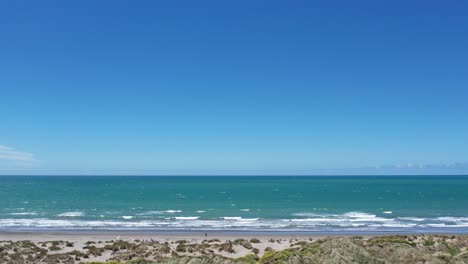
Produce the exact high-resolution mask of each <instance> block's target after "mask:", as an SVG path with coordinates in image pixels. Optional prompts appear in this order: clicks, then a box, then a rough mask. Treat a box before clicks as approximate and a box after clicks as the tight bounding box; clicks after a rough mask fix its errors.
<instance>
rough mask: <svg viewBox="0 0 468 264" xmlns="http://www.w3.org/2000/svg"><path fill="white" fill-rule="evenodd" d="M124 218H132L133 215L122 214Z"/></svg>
mask: <svg viewBox="0 0 468 264" xmlns="http://www.w3.org/2000/svg"><path fill="white" fill-rule="evenodd" d="M122 218H123V219H132V218H133V216H131V215H124V216H122Z"/></svg>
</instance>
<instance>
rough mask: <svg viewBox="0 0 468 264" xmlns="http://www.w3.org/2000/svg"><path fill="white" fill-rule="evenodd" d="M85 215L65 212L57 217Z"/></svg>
mask: <svg viewBox="0 0 468 264" xmlns="http://www.w3.org/2000/svg"><path fill="white" fill-rule="evenodd" d="M84 215H85V214H84V213H83V212H78V211H76V212H65V213H61V214H59V215H58V216H60V217H79V216H84Z"/></svg>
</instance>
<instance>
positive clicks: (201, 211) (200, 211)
mask: <svg viewBox="0 0 468 264" xmlns="http://www.w3.org/2000/svg"><path fill="white" fill-rule="evenodd" d="M197 213H199V214H202V213H206V211H203V210H199V211H197Z"/></svg>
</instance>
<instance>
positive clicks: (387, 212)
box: [382, 211, 393, 214]
mask: <svg viewBox="0 0 468 264" xmlns="http://www.w3.org/2000/svg"><path fill="white" fill-rule="evenodd" d="M382 213H384V214H392V213H393V212H392V211H383V212H382Z"/></svg>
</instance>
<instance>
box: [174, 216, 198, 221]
mask: <svg viewBox="0 0 468 264" xmlns="http://www.w3.org/2000/svg"><path fill="white" fill-rule="evenodd" d="M174 218H175V219H176V220H197V219H198V218H200V217H198V216H177V217H174Z"/></svg>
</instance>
